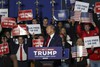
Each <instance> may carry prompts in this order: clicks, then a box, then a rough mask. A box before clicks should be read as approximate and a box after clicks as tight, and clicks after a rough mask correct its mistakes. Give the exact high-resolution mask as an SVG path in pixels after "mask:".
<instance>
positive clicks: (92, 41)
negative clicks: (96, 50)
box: [84, 36, 100, 48]
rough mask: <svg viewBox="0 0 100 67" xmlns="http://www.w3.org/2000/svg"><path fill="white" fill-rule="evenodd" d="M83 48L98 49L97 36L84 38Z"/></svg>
mask: <svg viewBox="0 0 100 67" xmlns="http://www.w3.org/2000/svg"><path fill="white" fill-rule="evenodd" d="M84 45H85V48H91V47H92V46H93V47H100V41H99V36H91V37H84Z"/></svg>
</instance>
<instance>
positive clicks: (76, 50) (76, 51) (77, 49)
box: [71, 46, 88, 58]
mask: <svg viewBox="0 0 100 67" xmlns="http://www.w3.org/2000/svg"><path fill="white" fill-rule="evenodd" d="M71 53H72V58H76V57H84V56H87V55H88V54H87V49H86V48H85V47H84V46H74V47H72V48H71Z"/></svg>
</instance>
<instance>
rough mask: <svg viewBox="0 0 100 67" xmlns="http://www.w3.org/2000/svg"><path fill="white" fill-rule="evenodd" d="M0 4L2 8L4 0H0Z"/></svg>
mask: <svg viewBox="0 0 100 67" xmlns="http://www.w3.org/2000/svg"><path fill="white" fill-rule="evenodd" d="M0 4H1V5H2V6H1V8H2V9H3V8H4V4H5V1H4V0H1V1H0Z"/></svg>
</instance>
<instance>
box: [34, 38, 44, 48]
mask: <svg viewBox="0 0 100 67" xmlns="http://www.w3.org/2000/svg"><path fill="white" fill-rule="evenodd" d="M43 42H44V40H42V39H33V47H43Z"/></svg>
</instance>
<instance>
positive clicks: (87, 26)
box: [77, 20, 99, 39]
mask: <svg viewBox="0 0 100 67" xmlns="http://www.w3.org/2000/svg"><path fill="white" fill-rule="evenodd" d="M81 22H82V20H80V21H79V24H78V26H77V34H78V35H79V37H81V38H82V39H83V38H84V37H89V36H96V35H98V34H99V29H98V27H97V26H96V24H95V23H94V22H92V25H93V26H94V28H95V29H94V30H90V28H91V27H90V24H88V23H86V24H84V29H85V30H82V28H81V25H80V24H81Z"/></svg>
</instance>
